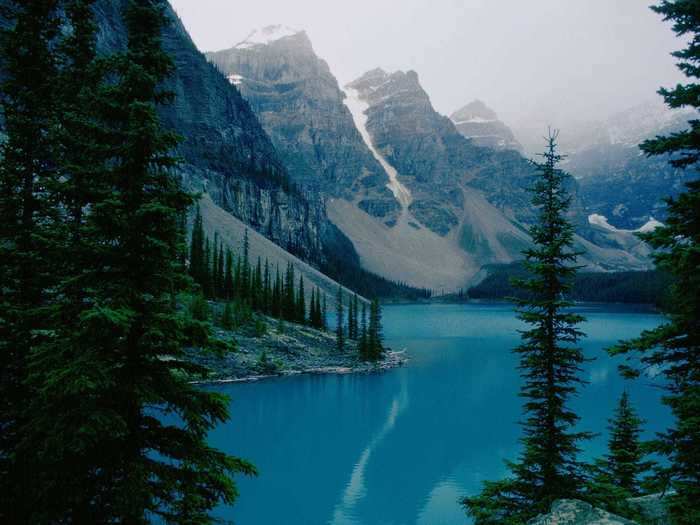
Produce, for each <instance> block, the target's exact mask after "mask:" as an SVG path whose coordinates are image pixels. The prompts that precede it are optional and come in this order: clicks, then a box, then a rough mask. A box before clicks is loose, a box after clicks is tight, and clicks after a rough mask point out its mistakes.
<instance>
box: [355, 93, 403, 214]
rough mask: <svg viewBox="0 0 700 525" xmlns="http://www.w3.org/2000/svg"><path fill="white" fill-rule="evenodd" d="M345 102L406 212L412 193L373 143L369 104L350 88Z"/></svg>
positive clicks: (390, 188)
mask: <svg viewBox="0 0 700 525" xmlns="http://www.w3.org/2000/svg"><path fill="white" fill-rule="evenodd" d="M343 102H344V103H345V105H346V106H347V108H348V110H350V114H351V115H352V120H353V121H354V122H355V127H356V128H357V131H359V132H360V135H361V136H362V140H364V142H365V144H367V147H368V148H369V150H370V151H371V152H372V155H374V158H375V159H377V161H378V162H379V164H381V166H382V168H384V171H385V172H386V175H387V177H389V182H388V183H387V185H386V186H387V188H389V190H391V193H393V194H394V197H395V198H396V200H397V201H399V204H401V207H402V208H403V209H404V210H406V209H407V208H408V206H409V205H410V204H411V200H412V197H411V192H410V191H409V189H408V188H407V187H406V186H404V185H403V184H401V182H399V179H398V175H399V174H398V172H397V171H396V169H395V168H394V167H393V166H392V165H391V164H389V162H388V161H387V160H386V159H385V158H384V156H383V155H382V154H381V153H380V152H379V151H378V150H377V148H376V147H375V146H374V144H373V143H372V137H371V136H370V134H369V130H368V129H367V113H366V111H367V109H368V108H369V104H368V103H367V102H365V101H364V100H362V99H361V98H360V93H359V92H358V91H357V90H356V89H352V88H348V87H346V88H345V100H344V101H343Z"/></svg>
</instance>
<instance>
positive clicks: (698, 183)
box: [612, 0, 700, 525]
mask: <svg viewBox="0 0 700 525" xmlns="http://www.w3.org/2000/svg"><path fill="white" fill-rule="evenodd" d="M652 9H653V10H654V11H655V12H657V13H659V14H661V15H662V16H663V17H664V20H667V21H671V22H673V31H674V32H675V33H676V34H677V35H678V36H680V37H683V38H684V39H686V40H687V42H688V44H687V46H686V48H685V49H683V50H681V51H677V52H675V53H673V55H674V56H675V57H676V58H677V59H678V60H679V63H678V68H679V69H680V70H681V71H682V72H683V73H684V74H685V75H686V76H687V77H688V79H690V82H689V83H687V84H684V85H681V84H678V85H677V86H676V87H674V88H671V89H661V90H660V91H659V93H660V94H661V95H662V96H663V97H664V100H665V101H666V104H667V105H668V106H669V107H671V108H681V107H691V108H695V109H698V108H700V97H699V96H698V93H700V84H698V82H697V79H698V78H700V45H699V44H698V41H699V40H700V8H699V6H698V2H697V1H694V0H677V1H669V0H663V1H661V2H659V3H658V4H657V5H656V6H654V7H652ZM641 149H642V151H644V152H645V153H646V154H647V155H669V154H670V155H671V160H670V162H671V164H672V165H673V166H675V167H677V168H683V169H688V170H692V171H693V172H695V173H697V168H698V161H699V160H700V120H697V119H693V120H691V121H690V122H689V128H688V129H687V130H685V131H679V132H676V133H673V134H671V135H668V136H664V137H657V138H656V139H652V140H648V141H646V142H644V143H643V144H642V146H641ZM667 210H668V211H667V219H666V221H665V225H664V226H663V227H660V228H657V229H656V230H654V231H653V232H650V233H646V234H643V235H641V237H642V238H643V239H644V240H645V241H647V242H648V243H649V244H650V245H651V246H652V247H654V248H655V249H656V250H657V251H656V252H655V254H654V259H655V261H656V265H657V267H658V268H661V269H663V270H665V271H667V272H668V273H670V274H671V275H672V276H673V278H674V281H675V282H674V284H673V286H672V287H671V294H670V298H669V301H668V305H669V306H668V308H667V311H666V314H667V317H668V319H669V321H668V322H667V323H665V324H663V325H662V326H660V327H659V328H656V329H655V330H650V331H647V332H644V333H643V334H642V335H641V337H639V338H638V339H636V340H632V341H628V342H626V343H623V344H620V345H618V346H617V347H615V348H613V349H612V353H613V354H618V353H627V352H633V351H634V352H639V353H640V354H641V361H642V363H643V364H644V365H646V366H654V367H659V369H660V370H662V373H663V375H664V376H665V379H666V385H667V390H668V392H667V395H666V397H665V398H664V403H666V404H667V405H668V406H669V407H670V409H671V411H672V413H673V415H674V417H675V424H674V425H673V426H672V427H671V428H669V429H668V430H667V431H666V432H664V433H662V434H660V435H659V437H658V439H657V440H656V441H655V443H654V445H655V447H654V448H655V450H656V451H657V452H659V453H661V454H663V455H665V456H667V457H668V459H669V461H670V467H669V468H668V469H667V470H666V471H662V472H660V479H669V480H670V483H671V487H672V488H673V490H674V493H673V494H671V495H670V496H669V502H670V503H669V507H670V510H671V515H672V519H673V520H674V523H676V524H680V525H690V524H693V523H700V416H699V415H698V414H700V359H699V358H698V356H700V271H698V268H700V180H699V179H697V177H696V178H694V180H692V181H691V182H688V183H686V186H685V192H683V193H681V194H680V195H679V196H678V197H676V198H674V199H668V200H667ZM625 372H626V373H628V375H632V376H634V375H637V374H638V371H636V370H631V369H629V368H628V369H625Z"/></svg>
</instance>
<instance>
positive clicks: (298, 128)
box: [207, 26, 398, 220]
mask: <svg viewBox="0 0 700 525" xmlns="http://www.w3.org/2000/svg"><path fill="white" fill-rule="evenodd" d="M207 57H208V59H209V60H210V61H211V62H212V63H213V64H215V65H216V66H217V67H218V68H219V69H220V70H221V71H222V72H223V73H224V74H225V75H226V76H227V77H228V78H229V80H230V82H231V83H233V84H235V85H236V86H238V88H239V89H240V90H241V93H242V94H243V96H244V97H245V99H246V100H247V101H248V102H249V103H250V105H251V107H252V108H253V110H254V111H255V113H256V115H257V116H258V118H259V119H260V122H261V123H262V126H263V127H264V129H265V131H266V132H267V133H268V134H269V136H270V138H271V139H272V142H273V144H274V146H275V148H276V149H277V151H278V152H279V155H280V157H281V159H282V161H283V162H284V164H285V166H286V167H287V169H288V171H289V174H290V176H291V178H292V180H293V181H294V182H295V183H296V184H298V185H300V186H301V187H302V188H304V190H305V191H308V192H310V193H314V194H319V195H321V196H323V197H343V198H347V199H357V201H358V202H359V206H360V207H361V208H362V209H364V210H365V211H367V212H368V213H370V214H372V215H374V216H376V217H381V218H385V219H386V220H390V219H391V218H392V217H395V215H396V213H397V211H398V204H397V203H396V201H395V200H394V199H393V197H392V195H391V193H390V192H389V190H388V189H387V188H386V177H385V175H384V173H383V170H382V168H381V166H380V165H379V164H378V162H377V160H376V159H375V158H374V157H373V156H372V155H371V153H370V152H369V150H368V149H367V147H366V146H365V144H364V142H363V139H362V137H361V136H360V134H359V133H358V130H357V129H356V127H355V125H354V123H353V119H352V116H351V114H350V112H349V111H348V108H347V107H346V105H345V104H344V98H345V94H344V93H343V92H342V91H341V90H340V88H339V86H338V82H337V80H336V79H335V77H334V76H333V74H332V73H331V71H330V69H329V68H328V65H327V64H326V62H325V61H323V60H321V59H320V58H319V57H318V56H316V54H315V53H314V50H313V48H312V45H311V42H310V41H309V39H308V37H307V35H306V33H304V32H303V31H299V32H298V31H294V30H290V29H288V28H284V27H281V26H268V27H266V28H263V29H262V30H259V31H256V32H253V33H251V35H250V36H249V37H248V38H247V39H246V40H244V41H243V42H241V43H239V44H238V45H236V46H235V47H233V48H231V49H227V50H224V51H218V52H215V53H209V54H208V55H207Z"/></svg>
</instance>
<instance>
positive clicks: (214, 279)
mask: <svg viewBox="0 0 700 525" xmlns="http://www.w3.org/2000/svg"><path fill="white" fill-rule="evenodd" d="M210 260H211V297H212V298H216V297H218V296H219V284H220V283H219V234H218V233H217V232H214V242H213V243H212V250H211V259H210Z"/></svg>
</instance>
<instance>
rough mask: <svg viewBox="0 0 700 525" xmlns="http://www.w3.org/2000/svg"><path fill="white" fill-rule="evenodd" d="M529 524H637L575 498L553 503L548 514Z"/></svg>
mask: <svg viewBox="0 0 700 525" xmlns="http://www.w3.org/2000/svg"><path fill="white" fill-rule="evenodd" d="M527 525H637V524H636V523H635V522H634V521H630V520H628V519H625V518H621V517H620V516H616V515H614V514H610V513H609V512H605V511H604V510H600V509H596V508H595V507H592V506H591V505H590V504H588V503H585V502H583V501H579V500H575V499H562V500H557V501H555V502H554V503H552V508H551V510H550V512H549V513H548V514H543V515H540V516H537V517H536V518H533V519H531V520H529V521H528V522H527Z"/></svg>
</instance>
